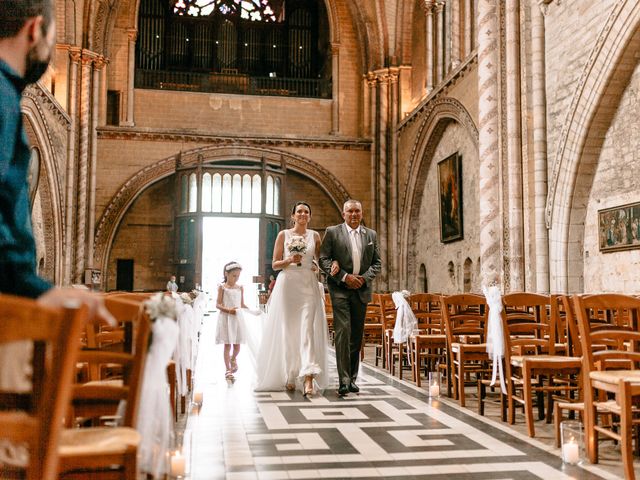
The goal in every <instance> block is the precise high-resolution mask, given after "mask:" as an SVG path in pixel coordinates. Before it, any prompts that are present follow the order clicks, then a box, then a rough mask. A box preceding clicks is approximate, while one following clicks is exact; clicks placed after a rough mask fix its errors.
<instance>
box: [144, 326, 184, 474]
mask: <svg viewBox="0 0 640 480" xmlns="http://www.w3.org/2000/svg"><path fill="white" fill-rule="evenodd" d="M151 332H152V335H153V338H152V343H151V346H150V347H149V353H148V354H147V360H146V362H145V366H144V375H143V377H142V379H143V380H142V390H141V392H140V408H139V413H138V423H137V430H138V432H139V433H140V436H141V439H142V440H141V443H140V447H139V449H138V455H139V463H140V470H141V471H143V472H147V473H150V474H151V475H153V476H154V477H155V478H160V477H161V476H162V475H164V474H165V473H167V472H166V463H167V462H166V452H167V450H168V449H169V448H170V446H171V445H170V443H171V434H172V433H173V418H172V417H173V416H172V413H171V401H170V399H169V389H168V380H167V364H168V363H169V360H170V359H171V354H172V353H173V351H174V350H175V347H176V340H177V338H178V324H177V323H176V321H175V320H173V319H171V318H168V317H160V318H158V319H156V320H155V322H154V323H153V325H152V327H151Z"/></svg>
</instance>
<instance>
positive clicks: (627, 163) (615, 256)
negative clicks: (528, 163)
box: [584, 64, 640, 294]
mask: <svg viewBox="0 0 640 480" xmlns="http://www.w3.org/2000/svg"><path fill="white" fill-rule="evenodd" d="M638 112H640V64H638V66H636V69H635V71H634V73H633V76H632V78H631V81H630V82H629V85H628V86H627V88H626V90H625V92H624V94H623V95H622V98H621V99H620V105H619V108H618V111H617V113H616V115H615V118H614V120H613V122H612V124H611V126H610V127H609V130H608V131H607V135H606V137H605V140H604V143H603V145H602V151H601V153H600V158H599V160H598V166H597V170H596V174H595V177H594V179H593V187H592V189H591V195H590V198H589V203H588V206H587V215H586V219H585V235H584V290H585V292H621V293H627V294H638V293H640V277H639V276H638V269H639V268H640V250H624V251H618V252H609V253H602V252H600V248H599V247H600V245H599V238H598V236H599V230H600V228H602V227H601V226H600V225H599V220H598V210H602V209H606V208H611V207H617V206H621V205H625V204H628V203H633V202H640V116H639V115H638ZM626 220H627V222H628V223H629V226H630V225H631V222H632V219H626ZM636 232H637V229H636ZM634 244H636V245H638V247H640V238H637V239H636V240H635V241H634Z"/></svg>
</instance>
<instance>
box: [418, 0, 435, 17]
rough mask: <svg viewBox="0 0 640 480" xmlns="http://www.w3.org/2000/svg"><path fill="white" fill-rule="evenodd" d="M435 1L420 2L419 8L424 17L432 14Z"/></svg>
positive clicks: (425, 0) (423, 0) (424, 0)
mask: <svg viewBox="0 0 640 480" xmlns="http://www.w3.org/2000/svg"><path fill="white" fill-rule="evenodd" d="M435 3H436V2H435V0H422V1H421V2H420V7H421V8H422V11H423V12H424V14H425V15H431V14H433V6H434V5H435Z"/></svg>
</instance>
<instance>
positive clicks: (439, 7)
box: [434, 0, 445, 15]
mask: <svg viewBox="0 0 640 480" xmlns="http://www.w3.org/2000/svg"><path fill="white" fill-rule="evenodd" d="M444 4H445V2H444V1H442V0H440V1H438V2H436V3H435V4H434V7H435V12H436V14H437V15H439V14H441V13H442V10H443V9H444Z"/></svg>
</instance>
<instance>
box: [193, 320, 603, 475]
mask: <svg viewBox="0 0 640 480" xmlns="http://www.w3.org/2000/svg"><path fill="white" fill-rule="evenodd" d="M211 323H213V322H211ZM211 328H212V326H211V325H208V324H207V323H205V326H204V330H203V334H202V337H201V344H200V353H199V359H198V362H199V364H198V369H197V370H196V371H197V377H196V390H200V391H203V392H204V398H205V401H204V403H203V407H202V409H201V410H200V412H199V413H198V414H192V415H190V417H189V419H188V422H187V430H186V436H185V438H186V440H185V443H188V444H189V445H191V448H190V450H189V452H188V453H187V455H188V457H189V459H190V464H191V465H190V466H191V468H190V475H189V477H190V478H191V479H196V480H209V479H228V480H241V479H242V480H244V479H278V478H334V479H336V478H339V479H342V478H344V479H346V478H381V477H386V478H403V479H404V478H425V479H431V480H445V479H446V480H452V479H457V480H466V479H517V480H528V479H546V480H555V479H558V480H561V479H585V480H587V479H596V478H601V477H599V476H597V475H595V474H593V473H591V472H588V471H586V470H583V469H582V468H580V467H575V466H563V464H562V462H561V460H560V458H559V457H558V456H556V455H553V454H552V453H549V452H547V451H545V450H543V449H539V448H537V447H535V446H534V445H531V444H529V443H528V442H526V441H523V440H521V439H519V438H517V437H515V436H512V435H510V434H509V433H508V432H505V431H503V430H501V429H497V428H494V427H492V426H491V425H487V424H486V423H484V422H481V421H479V420H478V419H477V418H474V417H473V416H472V415H467V414H465V413H464V411H461V410H458V409H456V408H455V407H452V406H450V405H447V404H446V403H445V402H441V401H437V400H434V401H431V400H429V399H428V398H427V397H426V396H425V395H424V393H421V392H419V391H416V390H414V389H411V388H408V387H406V386H404V385H402V384H400V383H398V382H395V381H394V380H393V379H392V378H390V377H388V376H386V375H385V374H383V373H380V372H379V371H377V370H374V369H371V368H369V367H366V366H363V368H362V371H361V375H360V376H359V381H358V384H359V386H360V389H361V390H360V394H359V395H354V394H350V395H348V396H346V397H343V398H340V397H338V396H337V394H336V392H335V387H331V388H328V389H327V390H326V391H325V392H323V394H317V395H316V396H314V397H313V398H310V399H306V398H304V397H302V395H301V394H300V393H299V392H294V393H291V392H270V393H265V392H260V393H256V392H253V391H252V388H251V385H252V383H253V375H252V371H253V366H252V365H251V362H250V361H249V360H248V359H247V358H246V357H247V356H248V355H247V352H244V355H243V353H242V352H241V354H240V356H239V365H240V370H239V372H238V374H237V377H236V378H237V379H236V381H235V382H233V383H230V382H227V381H225V380H224V378H223V375H224V374H223V371H224V368H222V367H221V364H222V358H221V357H222V352H221V349H220V348H219V347H218V346H214V345H213V342H212V340H213V335H212V333H211V331H210V330H211ZM207 342H211V343H207ZM204 345H210V348H209V347H207V348H204Z"/></svg>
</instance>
